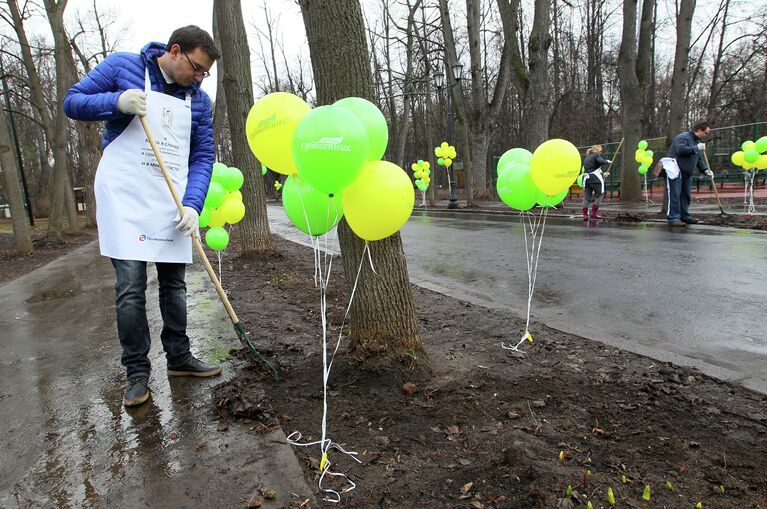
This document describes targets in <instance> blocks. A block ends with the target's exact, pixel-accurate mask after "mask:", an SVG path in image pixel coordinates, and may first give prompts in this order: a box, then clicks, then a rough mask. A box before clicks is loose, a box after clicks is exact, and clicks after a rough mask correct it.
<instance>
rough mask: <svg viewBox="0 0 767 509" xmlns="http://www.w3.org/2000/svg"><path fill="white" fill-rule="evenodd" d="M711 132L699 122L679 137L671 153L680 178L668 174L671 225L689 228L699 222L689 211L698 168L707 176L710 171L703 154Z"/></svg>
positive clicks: (673, 143) (703, 123) (708, 126)
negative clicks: (705, 141)
mask: <svg viewBox="0 0 767 509" xmlns="http://www.w3.org/2000/svg"><path fill="white" fill-rule="evenodd" d="M710 132H711V126H710V125H709V124H708V122H698V123H697V124H695V125H694V126H693V127H692V129H691V130H690V131H685V132H683V133H681V134H679V135H678V136H677V137H676V138H674V141H672V142H671V147H670V148H669V150H668V157H670V158H673V159H674V160H675V161H676V165H677V166H678V167H679V175H678V176H675V177H674V178H671V177H670V176H669V174H668V173H667V174H666V190H667V191H668V211H667V213H666V218H667V219H668V223H669V225H671V226H687V225H688V224H692V223H697V222H698V221H697V219H693V218H692V216H691V215H690V212H689V211H688V208H689V207H690V201H691V200H692V177H693V175H694V174H695V170H696V169H698V170H700V171H701V172H704V173H705V174H706V175H709V176H710V175H711V170H710V169H709V168H708V166H706V161H705V160H704V155H703V152H704V151H705V150H706V144H705V143H703V142H702V140H703V139H704V138H705V137H706V136H708V134H709V133H710Z"/></svg>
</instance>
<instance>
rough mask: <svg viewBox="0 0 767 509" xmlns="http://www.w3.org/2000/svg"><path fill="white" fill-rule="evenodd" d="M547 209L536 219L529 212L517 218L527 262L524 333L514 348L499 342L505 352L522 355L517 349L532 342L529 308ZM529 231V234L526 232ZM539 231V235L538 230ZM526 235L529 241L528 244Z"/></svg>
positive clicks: (536, 273) (521, 213)
mask: <svg viewBox="0 0 767 509" xmlns="http://www.w3.org/2000/svg"><path fill="white" fill-rule="evenodd" d="M548 210H549V209H548V207H543V208H542V210H541V212H540V213H539V215H538V217H536V216H535V214H533V213H531V212H527V211H525V212H520V214H519V217H520V220H521V223H522V231H523V233H524V235H525V260H526V262H527V319H526V322H525V332H524V334H523V335H522V338H521V339H520V340H519V341H518V342H517V344H516V345H514V346H507V345H505V344H504V343H503V342H501V347H502V348H504V349H506V350H513V351H515V352H520V353H524V352H523V351H522V350H520V349H519V347H520V346H521V345H522V343H524V342H525V341H530V342H532V339H533V336H532V335H531V334H530V330H529V327H530V307H531V304H532V301H533V293H534V292H535V280H536V276H537V275H538V260H539V259H540V257H541V245H542V243H543V233H544V231H545V230H546V217H547V215H548ZM528 229H529V232H528ZM539 229H540V234H539V233H538V230H539ZM528 235H529V236H530V241H529V242H528V238H527V237H528Z"/></svg>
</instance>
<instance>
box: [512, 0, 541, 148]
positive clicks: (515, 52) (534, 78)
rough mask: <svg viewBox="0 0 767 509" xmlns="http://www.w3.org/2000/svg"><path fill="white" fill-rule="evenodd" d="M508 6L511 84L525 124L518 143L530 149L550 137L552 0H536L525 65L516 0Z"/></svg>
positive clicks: (517, 0)
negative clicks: (517, 94)
mask: <svg viewBox="0 0 767 509" xmlns="http://www.w3.org/2000/svg"><path fill="white" fill-rule="evenodd" d="M505 1H506V0H504V2H505ZM499 2H500V0H499ZM509 9H510V10H511V15H510V21H511V23H513V30H512V31H511V36H512V41H511V42H512V56H511V58H512V62H513V64H512V69H513V74H514V84H515V85H516V87H517V90H518V92H519V95H520V97H521V98H522V122H521V124H522V125H523V126H525V128H524V129H523V130H522V131H521V135H522V136H521V140H520V145H521V146H522V147H525V148H527V149H528V150H531V151H532V150H535V149H536V148H537V147H538V145H540V144H541V143H543V142H544V141H546V140H547V139H548V137H549V117H550V116H551V102H550V101H549V89H550V88H551V87H550V85H549V78H548V70H549V62H548V51H549V46H551V41H552V38H551V31H550V26H551V2H550V1H549V0H535V13H534V14H533V28H532V30H531V32H530V38H529V40H528V42H527V49H528V56H527V67H525V62H524V57H523V55H522V54H521V53H520V45H519V36H518V32H519V31H520V25H519V19H520V16H519V0H511V1H510V4H509Z"/></svg>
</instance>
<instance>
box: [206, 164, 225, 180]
mask: <svg viewBox="0 0 767 509" xmlns="http://www.w3.org/2000/svg"><path fill="white" fill-rule="evenodd" d="M226 168H227V166H226V165H225V164H224V163H213V171H212V172H211V174H210V180H211V182H218V181H219V180H220V179H221V175H223V174H224V170H226Z"/></svg>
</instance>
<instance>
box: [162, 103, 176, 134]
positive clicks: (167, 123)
mask: <svg viewBox="0 0 767 509" xmlns="http://www.w3.org/2000/svg"><path fill="white" fill-rule="evenodd" d="M160 125H162V127H163V128H164V129H169V130H170V129H173V111H171V109H170V108H163V109H162V115H161V116H160Z"/></svg>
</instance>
